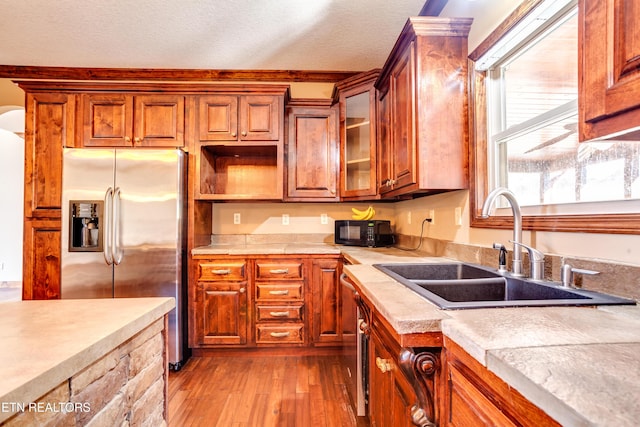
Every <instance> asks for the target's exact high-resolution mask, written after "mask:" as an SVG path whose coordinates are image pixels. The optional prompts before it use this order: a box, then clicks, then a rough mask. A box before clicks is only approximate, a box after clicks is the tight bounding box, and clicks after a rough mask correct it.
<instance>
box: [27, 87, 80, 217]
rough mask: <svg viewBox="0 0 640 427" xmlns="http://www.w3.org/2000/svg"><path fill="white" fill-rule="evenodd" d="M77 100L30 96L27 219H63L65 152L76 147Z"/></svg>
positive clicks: (56, 95) (61, 96)
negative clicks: (63, 156)
mask: <svg viewBox="0 0 640 427" xmlns="http://www.w3.org/2000/svg"><path fill="white" fill-rule="evenodd" d="M27 90H28V89H27ZM75 99H76V98H75V96H74V95H70V94H64V93H29V92H27V96H26V104H25V111H26V126H25V192H24V216H25V218H60V215H61V211H60V208H61V204H62V148H63V147H65V146H72V145H73V140H74V123H75Z"/></svg>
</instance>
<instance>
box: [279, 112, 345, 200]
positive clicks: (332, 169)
mask: <svg viewBox="0 0 640 427" xmlns="http://www.w3.org/2000/svg"><path fill="white" fill-rule="evenodd" d="M288 118H289V136H288V139H289V141H288V142H289V143H288V152H287V159H288V167H287V172H288V173H287V196H288V197H289V198H292V199H296V198H305V199H306V200H311V199H318V200H332V201H336V200H338V194H337V193H338V192H337V188H338V173H339V164H338V129H337V125H338V122H337V111H336V110H335V108H291V109H290V110H289V115H288Z"/></svg>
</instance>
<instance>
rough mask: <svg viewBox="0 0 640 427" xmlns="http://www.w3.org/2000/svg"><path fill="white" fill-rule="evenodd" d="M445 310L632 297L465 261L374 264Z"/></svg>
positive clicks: (600, 301) (616, 300)
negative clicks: (520, 276) (558, 282)
mask: <svg viewBox="0 0 640 427" xmlns="http://www.w3.org/2000/svg"><path fill="white" fill-rule="evenodd" d="M374 267H376V268H378V269H379V270H381V271H382V272H384V273H386V274H387V275H389V276H391V277H392V278H394V279H395V280H397V281H398V282H400V283H402V284H403V285H405V286H407V287H408V288H410V289H412V290H413V291H415V292H417V293H418V294H419V295H421V296H422V297H424V298H426V299H427V300H429V301H431V302H432V303H434V304H436V305H437V306H438V307H440V308H442V309H445V310H457V309H469V308H489V307H545V306H578V305H633V304H635V301H633V300H629V299H625V298H619V297H615V296H612V295H607V294H602V293H599V292H593V291H586V290H582V289H574V288H566V287H563V286H561V285H559V284H557V283H554V282H546V281H538V280H536V281H533V280H530V279H522V278H517V277H511V276H508V275H501V274H499V273H498V272H497V271H496V270H493V269H491V268H487V267H482V266H478V265H474V264H466V263H442V264H440V263H437V264H431V263H424V264H374Z"/></svg>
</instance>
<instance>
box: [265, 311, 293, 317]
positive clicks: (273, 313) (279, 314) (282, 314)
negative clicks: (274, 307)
mask: <svg viewBox="0 0 640 427" xmlns="http://www.w3.org/2000/svg"><path fill="white" fill-rule="evenodd" d="M269 314H270V315H271V317H289V312H288V311H270V312H269Z"/></svg>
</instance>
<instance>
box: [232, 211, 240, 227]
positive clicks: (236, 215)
mask: <svg viewBox="0 0 640 427" xmlns="http://www.w3.org/2000/svg"><path fill="white" fill-rule="evenodd" d="M233 223H234V224H236V225H237V224H240V213H238V212H236V213H234V214H233Z"/></svg>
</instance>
